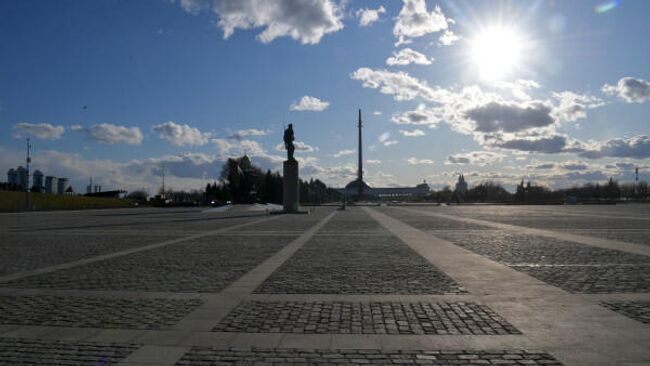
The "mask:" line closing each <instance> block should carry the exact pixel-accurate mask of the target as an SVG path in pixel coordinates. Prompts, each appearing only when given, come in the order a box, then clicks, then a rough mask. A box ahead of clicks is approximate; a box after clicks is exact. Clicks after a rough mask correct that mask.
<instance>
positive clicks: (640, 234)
mask: <svg viewBox="0 0 650 366" xmlns="http://www.w3.org/2000/svg"><path fill="white" fill-rule="evenodd" d="M648 224H649V225H650V223H648ZM564 231H566V232H568V233H571V234H576V235H585V236H593V237H594V238H602V239H609V240H618V241H624V242H628V243H635V244H642V245H650V230H641V229H637V230H631V229H628V230H615V229H610V230H600V229H597V230H574V229H565V230H564Z"/></svg>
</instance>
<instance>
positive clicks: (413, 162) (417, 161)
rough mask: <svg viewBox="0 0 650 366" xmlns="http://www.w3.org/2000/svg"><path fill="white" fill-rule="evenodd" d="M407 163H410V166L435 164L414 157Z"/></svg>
mask: <svg viewBox="0 0 650 366" xmlns="http://www.w3.org/2000/svg"><path fill="white" fill-rule="evenodd" d="M406 162H407V163H409V164H410V165H431V164H433V163H434V161H433V160H431V159H418V158H416V157H414V156H411V157H410V158H408V159H406Z"/></svg>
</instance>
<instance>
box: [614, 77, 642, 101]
mask: <svg viewBox="0 0 650 366" xmlns="http://www.w3.org/2000/svg"><path fill="white" fill-rule="evenodd" d="M603 92H605V93H606V94H610V95H618V97H619V98H621V99H623V100H624V101H626V102H628V103H643V102H647V101H649V100H650V82H648V81H645V80H643V79H638V78H633V77H624V78H622V79H620V80H619V81H618V83H617V84H616V85H609V84H605V85H604V86H603Z"/></svg>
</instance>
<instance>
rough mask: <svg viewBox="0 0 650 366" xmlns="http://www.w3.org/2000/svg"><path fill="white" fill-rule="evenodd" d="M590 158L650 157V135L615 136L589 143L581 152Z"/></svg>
mask: <svg viewBox="0 0 650 366" xmlns="http://www.w3.org/2000/svg"><path fill="white" fill-rule="evenodd" d="M580 155H581V156H583V157H586V158H589V159H599V158H604V157H615V158H633V159H644V158H650V136H649V135H639V136H634V137H630V138H613V139H609V140H606V141H602V142H595V143H593V142H592V143H589V144H587V146H586V147H585V151H584V152H582V153H581V154H580Z"/></svg>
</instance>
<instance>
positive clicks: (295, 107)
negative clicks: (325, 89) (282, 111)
mask: <svg viewBox="0 0 650 366" xmlns="http://www.w3.org/2000/svg"><path fill="white" fill-rule="evenodd" d="M329 105H330V103H329V102H326V101H323V100H320V99H318V98H316V97H311V96H309V95H305V96H303V97H302V98H300V101H299V102H296V101H294V102H292V103H291V106H289V110H292V111H314V112H320V111H324V110H325V109H326V108H327V107H329Z"/></svg>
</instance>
